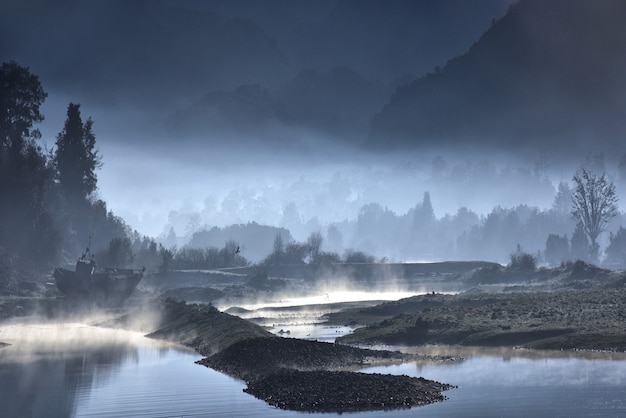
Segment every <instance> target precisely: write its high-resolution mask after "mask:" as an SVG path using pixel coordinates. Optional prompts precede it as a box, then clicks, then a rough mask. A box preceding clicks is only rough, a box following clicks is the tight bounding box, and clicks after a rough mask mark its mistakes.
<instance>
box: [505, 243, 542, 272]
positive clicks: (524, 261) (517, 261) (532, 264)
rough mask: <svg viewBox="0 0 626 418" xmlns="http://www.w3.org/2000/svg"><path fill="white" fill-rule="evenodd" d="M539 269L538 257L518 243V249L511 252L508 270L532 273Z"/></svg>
mask: <svg viewBox="0 0 626 418" xmlns="http://www.w3.org/2000/svg"><path fill="white" fill-rule="evenodd" d="M536 269H537V258H536V257H535V256H533V255H532V254H529V253H527V252H525V251H523V250H522V247H521V246H520V245H519V244H518V245H517V249H516V251H515V252H514V253H513V254H511V256H510V261H509V265H508V266H507V270H509V271H515V272H519V273H531V272H533V271H535V270H536Z"/></svg>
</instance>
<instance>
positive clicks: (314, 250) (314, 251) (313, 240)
mask: <svg viewBox="0 0 626 418" xmlns="http://www.w3.org/2000/svg"><path fill="white" fill-rule="evenodd" d="M323 242H324V237H323V236H322V233H321V232H319V231H318V232H313V233H311V235H309V238H307V240H306V243H307V246H308V249H309V254H310V257H311V263H317V262H318V261H319V260H318V259H319V255H320V250H321V248H322V243H323Z"/></svg>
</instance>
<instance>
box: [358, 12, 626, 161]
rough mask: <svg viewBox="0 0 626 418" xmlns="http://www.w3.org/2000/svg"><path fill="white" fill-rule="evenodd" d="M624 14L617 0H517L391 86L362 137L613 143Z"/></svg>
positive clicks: (619, 116) (618, 118) (625, 54)
mask: <svg viewBox="0 0 626 418" xmlns="http://www.w3.org/2000/svg"><path fill="white" fill-rule="evenodd" d="M625 16H626V3H624V2H622V1H619V0H600V1H596V2H589V1H585V0H553V1H549V2H546V1H541V0H522V1H520V2H519V3H518V4H515V5H513V6H511V7H510V9H509V12H508V13H507V14H506V15H505V16H504V17H503V18H502V19H500V20H498V21H496V22H494V23H493V24H492V26H491V27H490V28H489V30H488V31H487V32H486V33H485V34H484V35H483V36H482V37H481V38H480V39H479V40H478V42H476V43H475V44H474V45H473V46H472V47H471V48H470V50H469V51H468V52H467V53H466V54H464V55H463V56H460V57H457V58H454V59H452V60H450V61H448V63H447V65H446V66H445V67H444V68H443V69H442V70H440V71H437V72H435V73H432V74H428V75H427V76H425V77H423V78H420V79H418V80H416V81H414V82H412V83H410V84H408V85H405V86H402V87H400V88H398V89H397V90H396V92H395V94H394V95H393V96H392V98H391V101H390V102H389V103H388V104H387V105H386V106H385V107H384V108H383V109H382V111H381V112H380V113H379V114H378V115H376V116H375V117H374V118H373V120H372V123H371V129H370V141H369V143H370V145H372V146H374V147H380V146H382V145H383V144H388V143H389V142H388V138H394V139H395V142H396V145H398V146H399V145H402V146H406V145H410V146H420V145H424V144H426V143H431V142H432V141H433V139H435V140H436V141H437V142H439V143H440V144H441V143H444V144H447V145H450V146H458V147H462V146H465V145H467V144H468V142H470V141H471V143H472V145H478V146H493V147H496V148H500V149H504V150H510V149H518V148H522V147H523V148H525V149H528V148H529V144H530V145H531V146H532V145H534V146H536V147H538V148H539V149H543V150H549V151H555V150H559V149H560V148H561V147H563V146H567V147H568V148H570V149H571V148H574V149H577V150H579V151H586V152H589V151H592V150H597V149H598V148H600V149H604V150H612V149H614V148H615V141H616V140H617V139H619V138H623V137H624V135H625V134H626V124H625V123H624V120H625V119H624V116H626V107H625V105H626V25H624V23H626V19H625ZM592 147H593V148H592ZM531 148H532V147H531Z"/></svg>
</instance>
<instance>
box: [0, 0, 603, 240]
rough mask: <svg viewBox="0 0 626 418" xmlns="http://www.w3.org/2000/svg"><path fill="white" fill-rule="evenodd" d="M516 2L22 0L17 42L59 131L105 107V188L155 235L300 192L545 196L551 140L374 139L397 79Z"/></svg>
mask: <svg viewBox="0 0 626 418" xmlns="http://www.w3.org/2000/svg"><path fill="white" fill-rule="evenodd" d="M514 3H515V2H514V1H513V0H481V1H473V2H467V1H464V0H463V1H462V0H446V1H435V0H423V1H410V0H392V1H382V0H368V1H356V0H319V1H304V0H296V1H294V0H269V1H266V2H257V1H248V0H235V1H206V2H201V1H193V0H183V1H176V2H172V1H104V0H95V1H89V2H82V1H76V0H64V1H61V2H57V3H55V5H54V6H52V5H51V4H50V3H49V2H47V1H44V0H27V1H18V0H9V1H8V2H3V5H2V6H0V16H3V17H0V27H1V28H2V29H0V59H1V60H2V62H5V61H8V60H15V61H17V62H18V63H20V64H22V65H26V66H28V67H29V68H30V70H31V71H32V72H33V73H35V74H38V75H39V77H40V81H41V82H42V84H43V86H44V89H45V90H46V91H47V92H48V94H49V96H48V99H47V101H46V103H45V104H44V106H43V108H42V111H43V113H44V115H45V116H46V120H45V121H44V123H43V124H41V126H40V129H41V130H42V132H43V137H44V139H43V141H44V143H45V144H46V145H47V146H48V147H53V144H54V140H55V137H56V135H57V134H58V132H59V131H60V130H61V128H62V126H63V122H64V119H65V112H66V110H67V105H68V104H69V103H70V102H74V103H80V104H81V111H82V116H83V118H84V119H86V118H87V117H92V118H93V119H94V121H95V123H94V127H93V130H94V132H95V134H96V139H97V146H98V148H99V150H100V155H101V157H102V162H103V166H102V168H101V170H100V171H99V172H98V187H99V194H100V197H101V198H102V199H104V200H105V201H106V202H107V204H108V206H109V208H110V209H112V210H113V211H114V212H115V213H116V214H117V215H119V216H121V217H122V218H123V219H125V220H126V222H127V223H128V224H129V225H130V226H131V227H133V228H134V229H136V230H137V231H138V232H140V233H141V234H146V235H149V236H153V237H157V236H159V235H162V234H167V232H168V230H169V228H171V227H174V228H175V232H176V233H177V234H178V235H184V234H187V233H189V231H190V230H191V229H193V228H197V227H198V226H202V225H208V226H213V225H216V226H225V225H228V224H231V223H245V222H251V221H256V222H259V223H269V224H276V225H278V224H280V223H281V219H282V217H283V211H284V209H285V207H286V206H287V205H288V204H289V203H291V202H293V203H295V204H296V206H297V208H298V210H299V213H300V216H301V217H302V219H303V221H304V222H307V221H310V220H314V221H312V223H311V224H310V226H311V229H313V228H319V227H321V226H324V225H327V224H328V223H331V222H340V221H343V220H346V219H354V218H355V217H356V216H358V213H359V210H360V208H361V207H362V206H363V205H364V204H367V203H371V202H379V203H381V204H382V205H383V206H385V207H387V208H389V209H391V210H393V211H395V212H397V213H399V214H402V213H405V212H406V211H408V210H409V209H410V208H412V207H414V206H415V205H416V204H418V203H419V202H421V199H422V196H423V194H424V192H426V191H428V192H430V194H431V196H432V201H433V206H434V209H435V213H436V215H437V216H444V215H445V214H446V213H455V212H456V211H457V210H458V208H460V207H462V206H467V207H469V208H470V209H472V210H475V211H477V212H479V213H487V212H488V211H489V210H490V209H491V208H493V207H494V206H496V205H503V206H513V205H517V204H522V203H524V204H530V205H537V206H540V207H543V208H545V207H549V206H550V205H551V204H552V199H553V193H554V188H553V187H552V188H551V187H548V186H546V187H543V186H542V187H539V188H537V187H535V186H536V185H531V186H532V187H534V188H533V189H528V190H526V189H524V188H523V187H522V185H521V183H522V182H523V181H524V180H523V179H525V178H527V176H529V175H530V174H528V173H532V172H533V170H534V169H535V168H536V166H537V162H538V161H541V160H542V158H543V157H544V155H542V153H541V151H540V150H539V151H535V150H532V151H529V152H528V153H526V155H524V157H523V158H521V157H520V156H518V155H515V154H512V153H507V152H506V150H504V151H502V150H500V151H499V152H491V150H486V149H482V148H480V147H473V146H472V145H471V144H472V138H468V140H467V144H468V145H467V146H466V147H464V150H463V151H462V152H454V150H450V149H447V148H445V147H438V141H437V140H436V139H433V140H432V141H430V142H428V141H426V142H425V145H424V146H423V147H420V148H418V149H415V148H411V149H396V150H394V151H393V152H391V151H390V152H384V151H380V150H368V149H366V148H364V147H362V142H363V141H364V140H365V136H366V135H367V129H368V125H367V124H368V120H369V119H370V118H371V116H373V115H374V114H375V113H376V112H377V111H379V110H380V109H382V108H383V106H385V104H387V103H388V102H389V100H390V98H391V96H392V94H393V93H394V91H396V89H397V88H398V86H401V85H403V84H406V83H410V82H412V81H414V80H417V79H419V78H421V77H424V76H425V75H426V74H428V73H431V72H433V71H436V69H438V68H443V67H445V66H446V64H447V63H448V60H450V59H452V58H454V57H457V56H460V55H462V54H464V53H466V52H467V51H468V50H469V49H470V48H471V47H472V45H473V44H474V43H475V42H477V41H478V40H479V39H480V37H481V35H483V33H484V32H485V31H487V29H488V28H489V27H490V26H491V25H492V24H493V22H494V21H496V20H498V19H500V18H502V16H504V15H505V13H506V12H507V10H508V8H509V6H510V5H511V4H514ZM336 68H342V69H344V70H345V71H343V72H341V71H340V72H336V71H334V69H336ZM307 71H309V72H308V73H307ZM342 77H343V78H342ZM352 85H354V86H355V87H349V86H352ZM241 86H256V87H253V88H249V89H247V90H245V91H243V92H242V91H241V90H237V89H238V88H239V87H241ZM346 86H348V87H346ZM344 88H345V90H344ZM363 92H366V93H367V94H366V93H363ZM333 93H336V95H335V96H333V95H332V94H333ZM361 93H362V94H361ZM284 114H289V115H290V116H289V117H284ZM194 115H195V116H194ZM198 115H199V116H198ZM241 115H243V116H241ZM294 115H295V116H294ZM251 120H252V121H257V122H255V123H256V124H254V123H251V122H250V121H251ZM248 124H249V126H248ZM612 157H613V156H607V161H608V162H610V163H611V164H614V161H612V160H611V158H612ZM437 158H439V160H437ZM583 158H584V156H579V155H577V156H575V158H572V159H571V160H570V161H567V164H563V162H562V161H550V163H551V164H550V166H549V168H548V170H547V171H546V175H548V176H549V177H550V179H551V181H552V182H553V185H554V186H555V185H556V184H557V183H558V181H563V180H565V181H569V180H571V176H572V174H573V172H572V169H573V168H575V167H576V166H577V165H578V164H580V163H581V162H582V160H583ZM441 160H443V161H444V162H445V167H446V170H447V171H446V173H448V174H449V173H452V172H454V169H455V168H459V167H460V168H463V167H465V168H466V169H467V167H469V166H472V165H475V164H477V163H478V162H480V161H488V162H489V164H493V165H494V166H495V167H497V169H496V171H495V172H496V173H497V172H499V170H501V169H502V170H508V172H523V173H526V174H519V175H518V176H517V177H515V176H513V177H512V179H511V180H510V181H509V182H508V183H506V182H494V186H493V187H484V185H482V186H481V184H479V180H478V177H477V179H476V182H475V183H471V184H468V183H465V185H460V183H454V182H452V181H451V180H450V181H442V180H441V179H439V180H437V176H436V174H437V173H436V172H435V171H436V170H435V167H436V164H435V161H441ZM460 168H459V170H460ZM457 171H458V170H457ZM450 178H451V177H450ZM495 183H497V185H495ZM511 184H515V185H516V186H517V185H519V186H520V187H519V188H517V192H516V193H513V192H512V190H511ZM181 214H188V215H194V216H195V217H194V216H187V217H185V216H182V217H181V216H180V215H181ZM181 219H182V220H181ZM298 238H302V237H298Z"/></svg>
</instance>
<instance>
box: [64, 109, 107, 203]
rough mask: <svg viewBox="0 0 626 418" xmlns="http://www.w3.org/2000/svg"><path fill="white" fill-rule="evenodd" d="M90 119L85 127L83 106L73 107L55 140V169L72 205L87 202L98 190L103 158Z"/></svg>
mask: <svg viewBox="0 0 626 418" xmlns="http://www.w3.org/2000/svg"><path fill="white" fill-rule="evenodd" d="M92 126H93V120H92V119H91V118H89V119H87V121H86V122H85V123H84V124H83V121H82V119H81V117H80V105H78V104H73V103H70V104H69V106H68V108H67V119H66V121H65V126H64V127H63V130H62V131H61V133H59V135H58V136H57V140H56V152H55V160H56V168H57V177H58V180H59V186H60V187H61V190H62V192H63V194H64V195H65V197H66V198H67V199H68V200H69V202H70V203H71V204H76V203H77V202H79V201H84V200H86V199H87V198H88V197H89V196H90V195H91V194H92V193H93V192H94V191H95V190H96V186H97V176H96V169H97V168H99V167H100V165H101V164H100V158H99V156H98V151H97V150H96V148H95V146H96V137H95V135H94V133H93V131H92Z"/></svg>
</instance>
